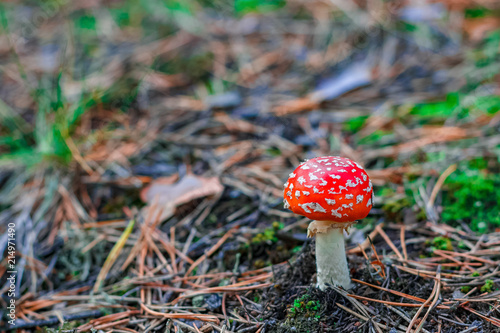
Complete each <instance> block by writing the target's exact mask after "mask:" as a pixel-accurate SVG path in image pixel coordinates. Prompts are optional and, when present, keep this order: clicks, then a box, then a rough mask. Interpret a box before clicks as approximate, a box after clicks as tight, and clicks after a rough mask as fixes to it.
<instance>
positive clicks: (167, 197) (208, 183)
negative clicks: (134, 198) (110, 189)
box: [141, 174, 224, 207]
mask: <svg viewBox="0 0 500 333" xmlns="http://www.w3.org/2000/svg"><path fill="white" fill-rule="evenodd" d="M175 178H176V177H174V176H170V177H162V178H158V179H155V180H154V181H153V182H151V184H150V185H148V186H147V187H146V188H144V189H143V190H142V191H141V199H142V200H143V201H144V202H146V203H148V204H152V203H153V202H154V201H155V200H157V201H156V203H157V204H158V205H159V206H163V205H173V206H174V207H176V206H179V205H182V204H185V203H188V202H190V201H192V200H194V199H198V198H203V197H206V196H210V195H217V194H220V193H222V191H223V190H224V187H223V186H222V185H221V183H220V181H219V179H218V178H217V177H211V178H204V177H199V176H196V175H193V174H188V175H186V176H185V177H183V178H182V179H181V180H179V181H178V182H175Z"/></svg>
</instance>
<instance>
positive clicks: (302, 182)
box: [297, 176, 306, 185]
mask: <svg viewBox="0 0 500 333" xmlns="http://www.w3.org/2000/svg"><path fill="white" fill-rule="evenodd" d="M297 181H298V182H299V184H300V185H303V184H304V183H305V182H306V179H305V178H304V177H302V176H300V177H299V178H297Z"/></svg>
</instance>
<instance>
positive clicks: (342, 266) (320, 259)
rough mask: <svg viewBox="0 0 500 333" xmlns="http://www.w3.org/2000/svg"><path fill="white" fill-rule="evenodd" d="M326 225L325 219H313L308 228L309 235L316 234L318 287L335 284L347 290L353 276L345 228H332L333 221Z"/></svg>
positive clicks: (323, 287)
mask: <svg viewBox="0 0 500 333" xmlns="http://www.w3.org/2000/svg"><path fill="white" fill-rule="evenodd" d="M349 224H351V223H349ZM311 226H312V228H311ZM325 226H326V223H325V222H324V221H313V222H312V223H311V224H310V225H309V229H308V233H309V236H311V235H314V234H315V235H316V270H317V284H316V287H318V288H319V289H321V290H325V289H326V288H327V285H333V286H341V287H342V288H344V289H346V290H347V289H349V288H350V286H351V278H350V275H349V267H348V266H347V259H346V255H345V245H344V228H343V227H342V226H341V227H340V228H339V227H338V226H334V227H333V228H332V225H331V222H330V223H328V228H325Z"/></svg>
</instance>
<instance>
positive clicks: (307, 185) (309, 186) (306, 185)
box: [304, 184, 313, 188]
mask: <svg viewBox="0 0 500 333" xmlns="http://www.w3.org/2000/svg"><path fill="white" fill-rule="evenodd" d="M304 186H305V187H307V188H312V187H313V186H312V185H309V184H305V185H304Z"/></svg>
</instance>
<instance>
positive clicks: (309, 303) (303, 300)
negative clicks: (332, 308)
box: [287, 294, 321, 319]
mask: <svg viewBox="0 0 500 333" xmlns="http://www.w3.org/2000/svg"><path fill="white" fill-rule="evenodd" d="M309 298H310V296H309V295H308V294H305V295H303V296H301V297H299V298H297V299H295V300H294V301H293V304H292V305H290V306H289V308H288V315H287V319H290V318H296V317H299V316H300V317H305V318H314V319H319V317H320V316H319V310H320V307H321V304H320V303H319V301H313V300H310V299H309Z"/></svg>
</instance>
